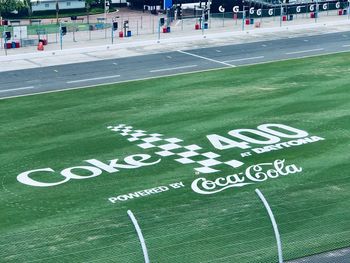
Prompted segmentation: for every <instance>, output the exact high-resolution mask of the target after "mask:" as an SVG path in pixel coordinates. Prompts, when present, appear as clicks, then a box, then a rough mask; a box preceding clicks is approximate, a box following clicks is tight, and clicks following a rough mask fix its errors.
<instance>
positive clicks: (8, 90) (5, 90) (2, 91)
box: [0, 86, 35, 93]
mask: <svg viewBox="0 0 350 263" xmlns="http://www.w3.org/2000/svg"><path fill="white" fill-rule="evenodd" d="M26 89H35V87H34V86H29V87H23V88H16V89H3V90H0V93H4V92H11V91H17V90H26Z"/></svg>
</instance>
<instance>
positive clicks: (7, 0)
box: [0, 0, 25, 17]
mask: <svg viewBox="0 0 350 263" xmlns="http://www.w3.org/2000/svg"><path fill="white" fill-rule="evenodd" d="M24 7H25V3H24V2H23V1H22V0H0V17H1V16H2V15H3V14H9V13H11V12H14V11H18V10H20V9H22V8H24Z"/></svg>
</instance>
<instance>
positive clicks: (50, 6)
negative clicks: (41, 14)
mask: <svg viewBox="0 0 350 263" xmlns="http://www.w3.org/2000/svg"><path fill="white" fill-rule="evenodd" d="M56 2H58V6H59V10H65V9H83V8H85V0H40V1H32V11H33V12H37V11H55V10H56Z"/></svg>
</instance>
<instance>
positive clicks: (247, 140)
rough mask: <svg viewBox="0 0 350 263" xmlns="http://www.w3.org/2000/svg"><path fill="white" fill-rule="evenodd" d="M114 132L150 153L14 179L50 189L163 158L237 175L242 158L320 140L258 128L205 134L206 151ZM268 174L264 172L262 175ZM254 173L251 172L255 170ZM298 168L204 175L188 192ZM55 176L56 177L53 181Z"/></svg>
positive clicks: (125, 129) (121, 129) (122, 129)
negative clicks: (232, 153)
mask: <svg viewBox="0 0 350 263" xmlns="http://www.w3.org/2000/svg"><path fill="white" fill-rule="evenodd" d="M108 129H110V130H111V131H112V132H116V133H118V134H120V135H121V136H123V137H125V138H126V139H127V140H128V141H129V142H130V143H135V144H136V145H137V146H138V147H140V148H142V149H144V150H147V151H149V150H152V152H153V153H154V156H152V155H150V154H134V155H130V156H127V157H125V158H124V159H123V161H121V160H119V159H113V160H109V161H100V160H97V159H89V160H85V161H84V162H85V163H87V164H85V165H79V166H73V167H69V168H65V169H63V170H61V171H58V172H57V171H55V170H54V169H52V168H50V167H46V168H39V169H34V170H30V171H26V172H23V173H21V174H19V175H18V176H17V180H18V181H19V182H20V183H22V184H25V185H29V186H35V187H52V186H57V185H60V184H64V183H67V182H69V181H71V180H85V179H89V178H93V177H97V176H100V175H102V174H103V173H104V174H114V173H117V172H119V171H120V170H123V169H126V170H127V169H137V168H141V167H144V166H151V165H156V164H158V163H159V162H160V161H161V160H162V159H163V158H172V159H173V160H174V161H175V162H177V163H179V164H181V165H190V166H192V167H193V169H194V170H195V173H196V175H202V176H203V175H205V174H212V173H218V172H220V171H222V170H223V169H227V168H229V169H231V170H232V171H236V170H237V169H238V168H239V169H241V168H242V166H244V162H243V160H242V159H243V158H247V157H249V156H252V155H255V154H264V153H266V152H270V151H277V150H282V149H285V148H290V147H296V146H300V145H304V144H309V143H314V142H317V141H321V140H324V139H323V138H321V137H318V136H310V135H309V133H308V132H306V131H304V130H300V129H297V128H293V127H291V126H288V125H284V124H271V123H269V124H262V125H259V126H258V127H257V128H256V129H234V130H231V131H229V132H228V133H227V135H219V134H209V135H207V136H206V137H207V139H208V141H209V142H210V143H211V145H212V146H213V147H214V148H215V149H216V151H215V152H214V151H208V150H207V149H205V148H203V147H201V146H200V145H198V144H188V143H186V142H184V140H182V139H179V138H175V137H165V136H164V135H163V134H159V133H148V132H146V131H144V130H139V129H134V128H133V127H132V126H128V125H125V124H119V125H116V126H109V127H108ZM236 148H237V149H239V151H240V156H239V157H240V158H237V159H227V158H225V155H222V154H220V152H221V151H225V150H232V149H236ZM263 170H266V171H263ZM254 171H255V172H256V173H253V172H254ZM301 171H302V169H301V167H298V166H297V165H295V164H286V163H285V160H275V161H273V162H268V163H261V164H256V165H253V166H249V167H248V168H246V170H245V172H241V173H234V174H232V175H229V176H226V177H218V178H217V179H216V180H214V181H210V180H207V179H206V178H204V177H200V178H198V179H196V180H195V181H194V182H193V183H192V189H193V190H194V191H195V192H197V193H200V194H211V193H216V192H220V191H222V190H225V189H227V188H232V187H241V186H244V185H247V184H252V183H255V182H262V181H265V180H267V179H268V178H277V177H279V176H285V175H288V174H294V173H299V172H301ZM39 174H40V178H43V176H44V177H45V176H48V177H50V176H52V175H56V176H57V175H59V176H60V177H61V179H59V180H57V181H56V182H48V180H44V181H41V180H39V179H38V176H37V175H39ZM56 178H57V177H56Z"/></svg>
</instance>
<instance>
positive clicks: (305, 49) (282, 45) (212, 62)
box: [0, 32, 350, 98]
mask: <svg viewBox="0 0 350 263" xmlns="http://www.w3.org/2000/svg"><path fill="white" fill-rule="evenodd" d="M345 51H350V32H341V33H327V34H321V35H314V36H307V37H296V38H287V39H279V40H271V41H264V42H254V43H247V44H239V45H227V46H220V47H210V48H202V49H194V50H179V51H175V52H168V53H161V54H151V55H143V56H135V57H128V58H120V59H111V60H101V61H93V62H84V63H76V64H69V65H60V66H52V67H45V68H34V69H26V70H16V71H9V72H3V73H0V78H1V80H2V81H1V83H0V98H7V97H14V96H21V95H28V94H37V93H43V92H51V91H57V90H65V89H72V88H80V87H87V86H95V85H99V84H106V83H116V82H123V81H129V80H137V79H144V78H152V77H160V76H165V75H172V74H180V73H187V72H195V71H202V70H210V69H217V68H224V67H236V66H243V65H251V64H256V63H264V62H270V61H278V60H286V59H292V58H301V57H307V56H315V55H321V54H328V53H336V52H345ZM316 66H317V65H315V67H316Z"/></svg>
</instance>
